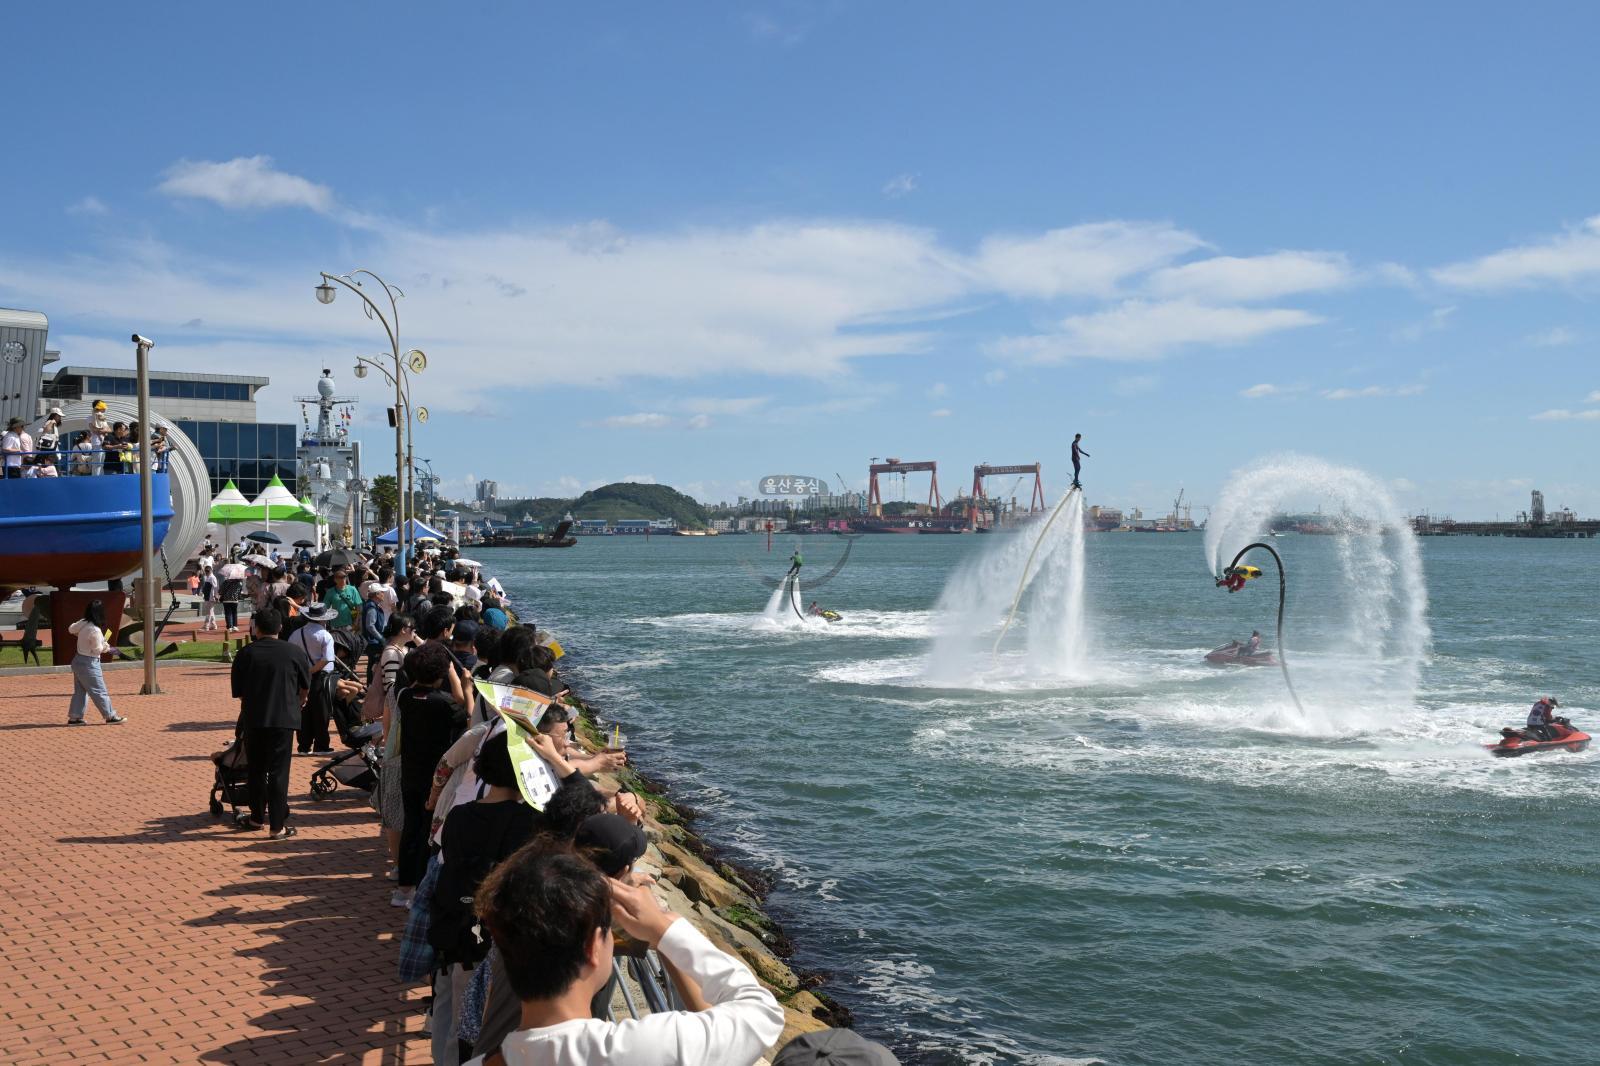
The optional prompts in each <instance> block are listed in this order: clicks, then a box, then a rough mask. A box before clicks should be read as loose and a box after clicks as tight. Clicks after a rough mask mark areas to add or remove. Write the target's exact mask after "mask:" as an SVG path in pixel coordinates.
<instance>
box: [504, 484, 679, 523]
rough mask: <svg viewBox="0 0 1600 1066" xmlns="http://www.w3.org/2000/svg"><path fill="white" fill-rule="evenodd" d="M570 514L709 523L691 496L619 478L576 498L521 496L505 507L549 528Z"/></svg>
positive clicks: (607, 518) (613, 518)
mask: <svg viewBox="0 0 1600 1066" xmlns="http://www.w3.org/2000/svg"><path fill="white" fill-rule="evenodd" d="M569 511H570V512H571V513H572V517H573V518H579V519H590V520H594V519H601V518H603V519H605V520H606V521H608V522H615V521H616V520H617V519H619V518H671V519H674V520H676V521H677V523H678V525H679V526H680V527H681V528H684V529H704V528H705V527H706V526H707V525H709V524H710V516H709V515H708V514H707V513H706V509H705V508H704V507H702V506H700V503H699V502H698V501H697V500H695V499H694V498H693V497H692V496H685V495H684V494H683V493H681V492H679V491H678V490H677V489H674V488H671V487H670V486H667V485H640V484H636V483H634V482H631V481H619V482H617V483H615V484H612V485H602V486H600V487H599V488H597V489H591V490H589V491H588V492H586V493H584V494H583V495H582V496H579V497H578V498H577V499H575V500H560V499H554V498H551V497H541V498H539V499H535V500H524V501H521V502H520V503H518V504H516V505H514V507H513V508H511V509H509V510H508V514H511V515H513V516H520V515H526V516H527V517H529V518H531V519H533V520H534V521H536V522H540V523H543V524H544V526H545V527H546V528H549V527H550V526H551V525H553V524H554V523H556V522H559V521H560V520H561V518H562V516H563V515H565V514H566V513H567V512H569Z"/></svg>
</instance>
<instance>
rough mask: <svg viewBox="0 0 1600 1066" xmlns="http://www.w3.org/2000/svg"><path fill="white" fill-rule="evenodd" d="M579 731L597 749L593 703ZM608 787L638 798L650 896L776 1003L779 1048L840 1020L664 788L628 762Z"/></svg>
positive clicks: (744, 882) (753, 894)
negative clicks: (651, 880)
mask: <svg viewBox="0 0 1600 1066" xmlns="http://www.w3.org/2000/svg"><path fill="white" fill-rule="evenodd" d="M580 706H581V708H582V716H581V717H580V719H579V730H578V732H579V736H580V738H581V739H582V741H583V742H584V744H585V745H587V746H589V747H590V748H593V749H598V748H600V747H603V746H604V739H603V738H604V731H603V730H602V728H601V726H600V724H599V723H598V722H597V721H596V719H595V711H594V708H593V707H591V706H589V705H588V704H587V703H586V702H582V703H580ZM600 780H601V781H602V783H603V784H604V786H605V787H606V788H607V789H608V790H610V789H614V788H616V787H617V786H618V785H626V786H627V787H628V788H629V789H630V790H632V791H633V792H634V793H636V794H637V795H638V796H639V798H640V799H641V800H642V801H643V803H644V808H645V835H646V836H647V837H648V838H649V840H650V850H649V851H648V852H647V853H646V855H645V859H644V861H643V862H642V863H641V864H640V866H641V867H645V866H649V867H653V869H652V870H651V872H653V873H656V874H657V875H658V876H657V879H656V898H657V899H659V900H661V902H662V903H663V904H664V905H665V906H666V907H667V908H668V909H669V910H671V911H673V912H674V913H676V914H680V915H682V916H683V917H684V918H686V919H688V920H689V921H691V922H693V923H694V924H695V925H696V926H697V927H698V928H699V929H700V931H701V932H703V933H705V935H706V936H707V937H709V938H710V939H711V942H712V943H714V944H716V945H718V946H719V947H721V948H723V949H724V950H726V951H728V952H729V953H731V954H733V955H737V956H738V957H740V958H742V959H744V960H745V962H746V963H748V964H749V966H750V969H751V971H752V972H754V973H755V975H756V976H757V977H758V978H760V979H761V982H762V983H763V984H765V985H766V986H767V987H768V988H770V989H771V990H772V994H773V995H775V996H777V997H778V1002H779V1003H781V1004H783V1010H784V1014H785V1016H786V1018H787V1024H786V1026H785V1028H784V1033H783V1038H782V1040H781V1041H780V1042H779V1044H780V1046H781V1045H782V1044H784V1043H787V1042H788V1041H789V1040H791V1039H792V1038H793V1037H794V1036H796V1035H797V1034H799V1033H805V1032H810V1031H812V1030H816V1029H826V1028H828V1027H829V1026H842V1025H848V1024H849V1021H850V1018H849V1012H848V1011H846V1010H845V1009H844V1008H843V1007H841V1006H840V1005H838V1004H837V1003H835V1002H833V1001H832V1000H831V999H829V998H828V997H827V995H826V994H825V993H823V992H821V991H820V990H819V989H818V988H817V985H818V984H819V983H820V981H821V979H820V978H819V977H817V976H815V975H807V974H797V973H796V972H795V971H794V970H793V969H791V968H790V967H789V964H788V962H786V961H785V960H786V959H787V958H789V957H790V956H791V955H792V953H793V951H792V947H791V945H790V943H789V939H788V937H786V936H784V934H783V930H782V929H780V928H779V927H778V925H777V923H775V922H773V921H772V920H771V919H770V918H768V917H767V916H766V914H765V913H764V912H763V910H762V904H761V898H762V894H763V890H764V887H765V886H764V885H763V884H762V883H761V882H760V880H759V878H758V876H757V875H755V874H753V873H750V872H748V871H744V872H741V871H740V870H737V869H735V868H734V867H733V866H732V865H730V864H729V863H727V862H724V861H722V860H720V859H719V858H718V856H717V854H716V852H715V851H714V850H713V849H712V848H711V847H710V846H709V845H708V844H707V843H706V842H705V841H704V840H702V839H701V838H700V837H699V836H698V835H697V834H696V833H695V832H694V830H693V829H692V828H691V826H690V822H691V821H692V819H693V815H692V814H691V813H689V812H687V811H684V810H682V809H680V808H679V807H677V806H675V805H674V804H673V803H672V801H671V800H669V799H667V797H666V795H665V789H664V788H663V787H662V786H661V785H659V784H657V783H656V782H654V781H652V780H651V779H650V778H648V777H646V776H645V775H643V774H642V773H640V772H639V770H638V769H637V768H634V767H630V768H628V769H625V770H623V771H622V772H621V773H620V774H602V775H600Z"/></svg>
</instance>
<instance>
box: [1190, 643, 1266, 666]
mask: <svg viewBox="0 0 1600 1066" xmlns="http://www.w3.org/2000/svg"><path fill="white" fill-rule="evenodd" d="M1244 647H1245V646H1244V644H1242V643H1240V642H1239V641H1237V640H1230V641H1228V643H1226V644H1224V645H1223V646H1222V647H1220V648H1217V649H1215V650H1213V651H1211V652H1209V653H1208V654H1207V655H1206V662H1208V663H1210V664H1211V665H1212V666H1277V665H1278V659H1277V657H1276V656H1274V655H1273V654H1272V653H1271V652H1270V651H1268V650H1267V649H1265V648H1262V649H1261V650H1260V651H1258V652H1256V653H1255V654H1254V655H1248V654H1246V653H1245V650H1244Z"/></svg>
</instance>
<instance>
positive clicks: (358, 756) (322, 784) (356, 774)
mask: <svg viewBox="0 0 1600 1066" xmlns="http://www.w3.org/2000/svg"><path fill="white" fill-rule="evenodd" d="M356 653H357V649H356V648H355V646H354V643H353V642H352V641H351V640H349V639H348V637H347V635H346V634H345V633H343V632H340V633H336V634H334V657H333V662H334V673H335V674H337V675H338V676H339V677H341V678H343V679H344V680H346V681H358V680H360V679H359V678H358V677H357V676H356V672H355V670H353V669H351V666H350V663H352V662H354V661H355V656H356ZM347 656H348V659H347ZM329 709H330V711H331V715H330V717H331V718H332V719H333V725H334V728H335V729H336V730H338V733H339V742H340V743H341V744H343V745H344V746H345V748H346V749H347V750H346V751H344V752H342V753H340V754H339V755H335V756H334V757H333V759H332V760H330V761H329V762H327V763H324V764H323V765H322V766H321V767H319V768H318V769H317V770H316V771H315V772H314V773H313V774H312V775H311V798H312V799H314V800H324V799H327V798H328V797H329V796H331V795H333V794H334V792H335V791H337V790H338V788H339V786H340V785H344V786H345V787H346V788H355V789H360V790H361V791H363V792H371V791H372V790H373V789H375V788H377V787H378V768H379V767H380V766H381V765H382V763H383V757H382V756H381V755H380V754H379V752H378V747H377V739H378V736H379V735H380V734H381V733H382V732H383V723H382V722H363V721H362V720H361V697H360V696H354V697H352V698H350V699H339V697H338V695H337V693H335V695H334V697H333V698H332V699H331V700H330V701H329Z"/></svg>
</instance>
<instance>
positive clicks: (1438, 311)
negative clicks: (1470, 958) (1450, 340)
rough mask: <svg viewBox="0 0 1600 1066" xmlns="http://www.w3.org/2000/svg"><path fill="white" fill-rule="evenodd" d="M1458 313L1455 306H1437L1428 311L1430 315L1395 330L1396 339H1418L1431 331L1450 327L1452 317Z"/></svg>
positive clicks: (1436, 331) (1435, 331)
mask: <svg viewBox="0 0 1600 1066" xmlns="http://www.w3.org/2000/svg"><path fill="white" fill-rule="evenodd" d="M1455 313H1456V309H1455V308H1454V307H1435V308H1434V309H1433V310H1432V311H1430V312H1428V317H1427V318H1424V319H1421V320H1420V321H1417V322H1412V323H1410V324H1409V325H1405V326H1401V327H1400V328H1399V329H1397V330H1395V331H1394V339H1395V340H1400V341H1416V340H1421V339H1422V338H1423V337H1425V336H1427V335H1428V334H1430V333H1438V332H1440V331H1442V330H1445V329H1447V328H1449V326H1450V319H1451V317H1452V316H1453V315H1454V314H1455Z"/></svg>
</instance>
